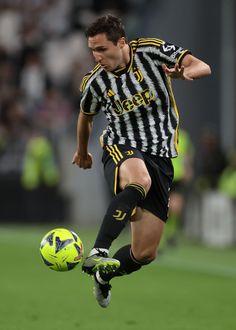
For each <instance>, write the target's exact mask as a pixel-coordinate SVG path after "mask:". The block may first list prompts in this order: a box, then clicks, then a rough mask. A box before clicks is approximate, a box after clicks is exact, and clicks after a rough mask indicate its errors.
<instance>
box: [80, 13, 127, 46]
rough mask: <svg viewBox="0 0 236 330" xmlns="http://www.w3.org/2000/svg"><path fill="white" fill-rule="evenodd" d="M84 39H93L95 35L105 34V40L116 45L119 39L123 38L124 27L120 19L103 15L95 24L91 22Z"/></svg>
mask: <svg viewBox="0 0 236 330" xmlns="http://www.w3.org/2000/svg"><path fill="white" fill-rule="evenodd" d="M85 33H86V37H87V38H88V37H94V36H96V35H97V34H100V33H105V34H106V36H107V39H108V40H110V41H112V42H113V43H114V44H117V42H118V40H119V39H120V38H121V37H125V38H126V35H125V29H124V25H123V23H122V21H121V19H120V18H118V17H115V16H112V15H105V16H102V17H99V18H98V19H97V20H96V21H95V22H93V23H92V24H91V25H90V26H89V27H88V29H87V30H86V32H85Z"/></svg>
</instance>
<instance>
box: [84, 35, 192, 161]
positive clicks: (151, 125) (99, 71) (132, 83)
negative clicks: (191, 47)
mask: <svg viewBox="0 0 236 330" xmlns="http://www.w3.org/2000/svg"><path fill="white" fill-rule="evenodd" d="M129 46H130V55H131V56H130V58H131V59H130V63H129V64H128V65H127V66H126V68H124V69H122V70H121V69H119V70H116V71H113V72H107V71H105V70H104V69H103V68H102V67H101V66H100V65H99V64H98V65H96V66H95V68H94V69H93V70H92V71H91V72H90V73H88V74H87V75H86V76H85V77H84V78H83V80H82V83H81V92H82V96H81V103H80V105H81V111H83V113H85V114H87V115H95V114H97V113H98V112H99V111H100V110H103V111H104V113H105V115H106V118H107V120H108V126H107V127H106V130H105V131H104V132H103V135H102V137H101V139H102V144H103V145H113V144H122V145H127V146H131V147H133V148H137V149H139V150H141V151H143V152H146V153H150V154H153V155H158V156H160V157H175V156H177V154H178V121H179V116H178V111H177V106H176V103H175V99H174V95H173V92H172V87H171V79H170V78H168V77H167V76H166V75H165V73H164V71H163V69H162V67H161V64H163V63H165V64H166V65H167V66H174V65H175V63H177V62H179V63H180V62H181V60H182V58H183V57H184V56H185V55H186V54H187V53H189V51H188V50H186V49H183V48H181V47H178V46H176V45H173V44H170V43H167V42H164V41H162V40H160V39H156V38H139V39H136V40H133V41H131V42H130V43H129Z"/></svg>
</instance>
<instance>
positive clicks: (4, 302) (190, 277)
mask: <svg viewBox="0 0 236 330" xmlns="http://www.w3.org/2000/svg"><path fill="white" fill-rule="evenodd" d="M67 227H68V226H67ZM49 229H53V228H46V229H45V228H36V227H29V228H27V227H18V228H13V227H12V228H10V227H8V228H7V227H0V260H1V267H0V297H1V303H0V329H1V330H42V329H44V330H59V329H66V330H75V329H81V330H105V329H107V330H133V329H135V330H149V329H150V330H151V329H160V330H235V329H236V250H235V249H224V250H222V249H221V250H220V249H218V250H217V249H210V248H206V247H202V246H199V245H194V244H190V243H186V242H185V243H181V244H180V245H179V246H178V247H177V248H172V249H169V250H167V251H166V253H164V254H163V255H161V256H160V257H159V259H158V261H156V262H154V263H152V264H150V265H149V266H146V267H144V268H143V269H142V270H141V271H139V272H137V273H134V274H132V275H129V276H126V277H122V278H116V279H114V280H113V281H112V285H113V289H112V301H111V305H110V306H109V307H108V308H107V309H102V308H101V307H99V306H98V305H97V303H96V301H95V299H94V297H93V294H92V284H93V281H92V278H90V277H88V276H87V275H85V274H82V272H81V267H80V265H79V266H77V268H75V269H74V270H72V271H70V272H64V273H58V272H55V271H52V270H50V269H47V267H46V266H44V264H43V263H42V261H41V259H40V256H39V242H40V240H41V238H42V236H43V235H44V234H45V233H46V232H47V231H48V230H49ZM70 229H73V230H74V231H76V232H77V233H78V234H79V235H80V236H81V239H82V240H83V242H84V245H85V249H86V251H87V252H88V250H89V249H90V247H91V245H92V243H93V240H94V238H95V233H96V232H95V231H94V230H89V229H81V230H77V228H75V226H74V227H73V228H70ZM127 236H128V233H127V234H126V235H122V237H121V238H120V239H118V240H117V242H115V244H114V249H116V248H117V247H118V246H120V245H121V244H123V243H126V242H127V241H128V239H129V237H127Z"/></svg>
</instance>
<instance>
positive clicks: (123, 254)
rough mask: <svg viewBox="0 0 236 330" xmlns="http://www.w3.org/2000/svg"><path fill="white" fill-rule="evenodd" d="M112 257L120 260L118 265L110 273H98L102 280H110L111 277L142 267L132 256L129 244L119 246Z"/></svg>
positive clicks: (126, 273)
mask: <svg viewBox="0 0 236 330" xmlns="http://www.w3.org/2000/svg"><path fill="white" fill-rule="evenodd" d="M113 258H115V259H117V260H119V261H120V267H119V268H118V269H117V270H116V271H115V272H112V273H107V274H106V273H100V275H101V278H102V279H103V280H104V281H110V280H111V279H112V278H113V277H117V276H123V275H128V274H131V273H133V272H135V271H137V270H139V269H140V268H141V267H142V264H141V263H139V262H138V261H137V260H136V259H135V258H134V256H133V254H132V250H131V245H130V244H129V245H125V246H123V247H122V248H120V249H119V250H118V251H117V252H116V253H115V254H114V256H113Z"/></svg>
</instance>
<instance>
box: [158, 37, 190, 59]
mask: <svg viewBox="0 0 236 330" xmlns="http://www.w3.org/2000/svg"><path fill="white" fill-rule="evenodd" d="M190 53H191V52H190V51H189V50H188V49H184V48H182V47H179V46H176V45H173V44H171V43H168V42H163V44H162V45H161V46H160V47H159V58H160V59H161V60H162V61H163V63H165V64H171V63H172V64H176V63H179V64H181V61H182V59H183V58H184V56H185V55H187V54H190Z"/></svg>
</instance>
